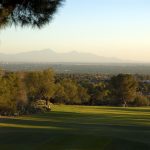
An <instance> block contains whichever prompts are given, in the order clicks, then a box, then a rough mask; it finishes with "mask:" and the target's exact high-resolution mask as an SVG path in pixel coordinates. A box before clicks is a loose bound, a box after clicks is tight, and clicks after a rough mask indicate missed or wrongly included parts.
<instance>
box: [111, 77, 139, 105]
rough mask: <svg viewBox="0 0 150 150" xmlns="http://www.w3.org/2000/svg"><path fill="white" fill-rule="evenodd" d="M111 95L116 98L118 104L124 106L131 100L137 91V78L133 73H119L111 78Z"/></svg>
mask: <svg viewBox="0 0 150 150" xmlns="http://www.w3.org/2000/svg"><path fill="white" fill-rule="evenodd" d="M110 83H111V92H112V96H113V97H114V98H116V99H117V103H118V104H122V105H124V106H125V107H126V106H127V104H128V102H130V101H132V100H133V99H134V97H135V96H136V93H137V87H138V86H137V85H138V84H137V80H136V79H135V77H134V76H133V75H129V74H119V75H117V76H114V77H112V78H111V81H110Z"/></svg>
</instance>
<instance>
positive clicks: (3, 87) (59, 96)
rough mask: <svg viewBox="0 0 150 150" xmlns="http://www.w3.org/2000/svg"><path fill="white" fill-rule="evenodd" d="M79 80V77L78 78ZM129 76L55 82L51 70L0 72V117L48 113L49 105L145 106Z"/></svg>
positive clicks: (136, 83) (133, 79)
mask: <svg viewBox="0 0 150 150" xmlns="http://www.w3.org/2000/svg"><path fill="white" fill-rule="evenodd" d="M78 78H79V77H78ZM141 87H143V85H142V86H140V84H139V83H138V82H137V79H136V78H135V77H134V76H133V75H128V74H120V75H117V76H113V77H111V78H110V80H106V81H104V80H103V81H99V82H96V83H95V82H91V81H88V80H82V81H81V80H80V82H78V81H76V80H72V79H70V78H61V79H60V80H59V79H58V76H57V77H56V76H55V74H54V72H53V71H52V70H45V71H36V72H17V73H14V72H3V71H1V72H0V114H2V115H12V114H15V113H17V114H25V113H36V112H39V111H40V112H41V111H49V110H50V102H51V103H57V104H70V105H115V106H148V105H149V104H150V101H149V98H148V96H144V95H143V94H142V90H143V88H141Z"/></svg>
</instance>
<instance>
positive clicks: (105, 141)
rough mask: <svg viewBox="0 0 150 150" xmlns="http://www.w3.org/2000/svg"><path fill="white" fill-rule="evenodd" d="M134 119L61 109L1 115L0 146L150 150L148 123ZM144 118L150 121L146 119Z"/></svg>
mask: <svg viewBox="0 0 150 150" xmlns="http://www.w3.org/2000/svg"><path fill="white" fill-rule="evenodd" d="M144 117H145V116H143V118H144ZM134 119H135V118H134V117H133V116H131V117H129V116H128V118H127V116H126V115H124V116H123V115H117V114H112V115H110V114H84V113H73V112H61V111H60V112H58V111H56V112H50V113H46V114H41V115H33V116H32V117H31V116H25V117H18V118H1V119H0V133H1V134H0V147H3V149H4V150H5V149H8V148H10V146H12V148H11V149H14V150H17V149H18V150H19V149H20V148H21V149H22V148H23V149H25V148H26V149H27V148H28V150H30V149H32V150H34V149H36V150H38V149H42V148H44V150H46V149H49V148H53V149H54V148H55V149H62V150H63V149H65V150H66V149H68V150H71V149H73V150H75V149H76V150H78V149H79V150H80V149H83V150H84V149H93V150H94V149H95V150H97V149H106V150H107V149H108V150H111V149H113V150H114V149H115V150H120V149H123V150H124V149H129V150H130V149H136V150H141V149H142V148H143V150H145V149H150V142H149V139H150V126H148V125H144V124H142V122H143V120H138V121H136V120H134ZM144 119H145V120H144V121H146V122H150V121H149V120H148V118H144ZM124 143H126V144H124ZM25 145H26V146H25ZM8 146H9V147H8Z"/></svg>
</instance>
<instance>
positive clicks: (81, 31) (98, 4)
mask: <svg viewBox="0 0 150 150" xmlns="http://www.w3.org/2000/svg"><path fill="white" fill-rule="evenodd" d="M42 49H52V50H54V51H57V52H68V51H78V52H90V53H94V54H98V55H100V56H108V57H117V58H121V59H125V60H139V61H147V62H150V1H149V0H66V2H65V3H64V5H63V6H62V7H61V8H59V10H58V12H57V14H55V17H54V19H53V21H52V22H51V24H49V25H46V26H45V27H44V28H42V29H40V30H39V29H31V28H23V29H22V28H19V27H17V28H15V27H11V28H6V29H5V30H1V31H0V53H18V52H27V51H33V50H42Z"/></svg>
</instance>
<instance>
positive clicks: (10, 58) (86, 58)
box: [0, 49, 124, 63]
mask: <svg viewBox="0 0 150 150" xmlns="http://www.w3.org/2000/svg"><path fill="white" fill-rule="evenodd" d="M0 62H34V63H36V62H37V63H39V62H75V63H122V62H124V61H122V60H120V59H118V58H109V57H102V56H98V55H95V54H92V53H79V52H78V51H71V52H66V53H57V52H55V51H53V50H51V49H44V50H38V51H30V52H23V53H18V54H15V55H14V54H0Z"/></svg>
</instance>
